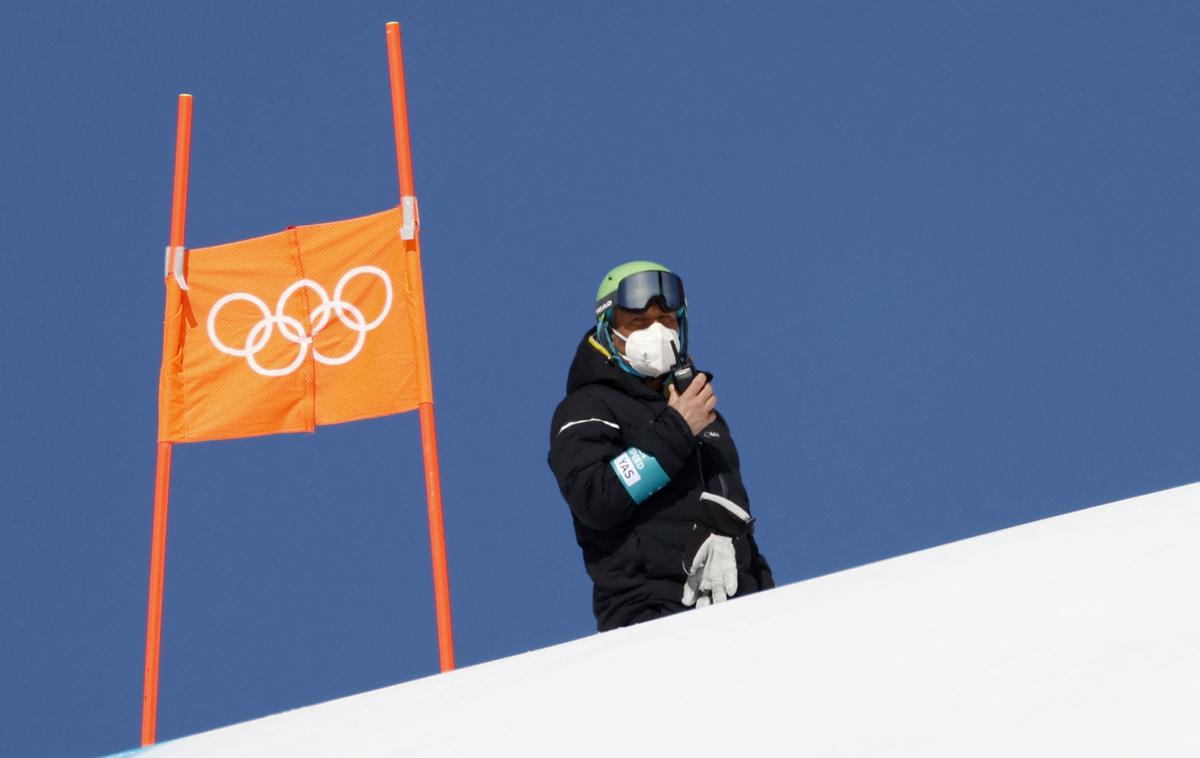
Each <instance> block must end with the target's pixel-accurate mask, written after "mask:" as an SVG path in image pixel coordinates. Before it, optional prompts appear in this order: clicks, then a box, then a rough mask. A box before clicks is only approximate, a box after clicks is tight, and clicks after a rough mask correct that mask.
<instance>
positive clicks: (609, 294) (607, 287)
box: [596, 261, 671, 321]
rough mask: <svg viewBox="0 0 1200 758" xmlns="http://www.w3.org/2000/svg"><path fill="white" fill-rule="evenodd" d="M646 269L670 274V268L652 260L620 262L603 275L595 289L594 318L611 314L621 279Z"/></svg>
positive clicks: (602, 318)
mask: <svg viewBox="0 0 1200 758" xmlns="http://www.w3.org/2000/svg"><path fill="white" fill-rule="evenodd" d="M646 271H662V272H665V273H668V274H670V273H671V269H669V268H667V267H666V266H664V265H662V264H661V263H655V262H654V261H629V262H628V263H622V264H621V265H620V266H617V267H616V268H614V269H613V270H612V271H609V272H608V273H607V274H605V275H604V278H603V279H601V280H600V287H599V288H598V289H597V290H596V320H597V321H604V320H606V319H605V316H611V315H612V308H613V306H614V305H616V304H617V302H616V301H617V298H616V295H617V289H618V288H619V287H620V285H621V280H623V279H625V278H626V277H628V276H632V275H633V274H640V273H643V272H646ZM610 320H611V319H610Z"/></svg>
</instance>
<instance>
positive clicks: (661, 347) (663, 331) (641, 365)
mask: <svg viewBox="0 0 1200 758" xmlns="http://www.w3.org/2000/svg"><path fill="white" fill-rule="evenodd" d="M613 334H615V335H617V336H618V337H620V338H622V339H624V340H625V351H624V352H625V360H626V361H628V362H629V366H630V367H631V368H632V369H633V370H634V371H636V372H638V373H639V374H643V375H645V376H651V377H654V376H662V375H663V374H665V373H667V372H668V371H670V370H671V367H672V366H674V365H675V350H672V349H671V345H672V343H674V345H675V347H676V348H678V347H679V332H677V331H675V330H674V329H668V328H667V327H665V326H663V325H662V324H660V323H659V322H657V321H655V322H654V323H653V324H651V325H650V326H648V327H646V328H645V329H638V330H637V331H636V332H630V333H629V336H628V337H626V336H625V335H624V334H621V333H620V332H618V331H617V330H616V329H613Z"/></svg>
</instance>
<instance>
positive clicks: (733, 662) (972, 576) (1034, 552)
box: [138, 484, 1200, 758]
mask: <svg viewBox="0 0 1200 758" xmlns="http://www.w3.org/2000/svg"><path fill="white" fill-rule="evenodd" d="M1198 599H1200V484H1195V485H1189V486H1187V487H1180V488H1177V489H1173V490H1167V491H1165V492H1159V493H1155V494H1152V495H1146V496H1143V497H1138V498H1133V499H1130V500H1125V501H1122V502H1119V503H1113V504H1110V505H1105V506H1100V507H1096V508H1091V509H1088V510H1084V511H1079V512H1076V513H1071V514H1068V515H1065V516H1060V517H1057V518H1052V519H1047V520H1045V521H1038V522H1035V523H1032V524H1026V525H1023V526H1019V527H1015V528H1012V529H1006V530H1004V531H1000V532H995V533H992V534H987V535H984V536H981V537H976V538H973V539H969V540H964V541H961V542H956V543H952V544H949V545H943V546H940V547H937V548H933V549H930V550H925V551H921V552H918V553H913V554H910V555H905V556H901V557H899V558H894V559H891V560H887V561H882V562H879V563H874V564H871V565H867V566H863V567H860V568H856V569H852V570H849V571H844V572H841V573H838V574H832V575H829V576H824V577H820V578H817V579H813V580H810V581H806V582H801V583H799V584H793V585H790V586H787V587H783V588H780V589H777V590H774V591H772V592H767V593H762V594H760V595H757V596H749V597H746V598H743V599H739V600H737V601H735V602H731V603H726V604H724V605H721V606H716V607H713V608H710V609H706V610H703V611H697V612H692V613H686V614H683V615H680V616H675V617H672V618H667V619H663V620H661V621H656V622H652V623H649V624H644V625H642V626H638V627H633V628H630V629H623V630H619V631H616V632H610V633H607V634H603V635H594V636H592V637H588V638H585V639H581V640H577V641H574V642H569V643H566V644H563V645H558V646H555V647H551V648H547V649H544V650H538V651H535V652H531V653H527V654H524V655H518V656H514V657H512V658H506V659H503V660H499V661H494V662H491V663H486V664H482V665H478V666H473V667H470V668H466V669H460V670H458V671H455V672H452V673H449V674H444V675H440V676H434V677H430V678H427V679H422V680H418V681H413V682H407V683H405V684H400V685H397V686H394V687H388V688H385V689H381V690H376V691H374V692H368V693H365V694H362V695H356V696H354V697H348V698H344V699H341V700H335V701H331V702H328V703H323V704H320V705H315V706H311V707H308V708H301V709H298V710H295V711H291V712H288V713H283V714H280V715H276V716H271V717H268V718H263V719H259V720H256V721H250V722H247V723H244V724H238V725H235V726H230V727H226V728H223V729H217V730H214V731H211V732H206V733H204V734H199V735H195V736H192V737H187V738H184V739H180V740H176V741H173V742H168V743H164V744H162V745H159V746H156V747H153V748H150V749H148V750H146V751H138V752H139V755H140V754H141V753H142V752H145V753H149V754H151V755H152V756H153V758H167V757H168V756H195V755H221V756H260V755H289V756H306V755H321V756H325V755H355V756H383V755H419V756H469V755H522V756H527V755H544V756H606V757H608V756H613V755H620V756H640V755H654V756H675V755H690V756H728V757H732V756H735V755H755V756H761V755H804V756H873V757H876V756H948V757H949V756H953V757H954V758H963V757H965V756H971V757H972V758H976V757H979V756H1056V757H1061V756H1088V757H1089V758H1096V757H1098V756H1122V757H1124V756H1198V755H1200V602H1198Z"/></svg>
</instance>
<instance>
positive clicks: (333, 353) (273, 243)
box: [158, 207, 432, 442]
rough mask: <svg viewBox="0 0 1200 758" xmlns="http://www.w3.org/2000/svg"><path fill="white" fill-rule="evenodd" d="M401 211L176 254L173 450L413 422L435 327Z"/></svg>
mask: <svg viewBox="0 0 1200 758" xmlns="http://www.w3.org/2000/svg"><path fill="white" fill-rule="evenodd" d="M402 224H403V217H402V212H401V209H400V208H399V207H396V208H392V209H390V210H387V211H383V212H382V213H375V214H372V215H370V216H362V217H360V218H352V219H348V220H345V221H335V222H332V223H327V224H315V225H312V226H297V227H291V228H289V229H287V230H286V231H282V232H278V233H276V234H269V235H267V236H265V237H256V238H254V239H248V240H243V241H240V242H231V243H228V244H225V245H215V246H213V247H202V248H195V249H190V250H187V251H186V253H184V252H183V251H172V250H170V249H168V251H167V269H168V270H167V308H166V317H165V323H164V324H163V363H162V372H161V374H160V377H159V428H158V439H159V441H160V442H197V441H201V440H217V439H231V438H235V437H251V436H255V435H260V434H277V433H281V432H311V431H313V430H314V428H315V427H316V426H317V425H320V424H336V423H340V422H343V421H354V420H356V419H364V418H371V417H374V416H383V415H387V414H392V413H402V412H404V411H410V410H413V409H415V408H417V406H418V405H419V404H420V403H422V402H431V401H432V398H428V397H423V396H422V389H421V384H422V383H421V381H420V380H419V375H420V370H421V366H420V358H419V356H420V354H421V353H420V349H421V348H420V346H421V345H423V344H424V340H425V335H424V334H422V333H421V330H422V329H423V325H424V319H423V318H420V317H419V314H420V313H421V308H422V303H421V301H420V294H419V292H420V291H419V282H417V281H415V275H414V272H413V271H412V270H411V267H412V266H414V265H415V262H410V261H409V260H408V257H409V254H408V253H407V252H406V251H405V245H404V241H403V240H402V239H401V236H400V229H401V225H402Z"/></svg>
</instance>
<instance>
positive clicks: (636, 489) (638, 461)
mask: <svg viewBox="0 0 1200 758" xmlns="http://www.w3.org/2000/svg"><path fill="white" fill-rule="evenodd" d="M608 465H610V466H612V470H613V471H614V472H616V474H617V478H618V479H620V480H621V484H622V485H623V486H624V487H625V491H626V492H628V493H629V496H630V497H631V498H633V502H635V503H637V504H638V505H641V504H642V502H644V501H645V500H646V498H648V497H650V496H651V495H653V494H654V493H655V492H658V491H659V490H661V489H662V488H663V487H665V486H667V482H669V481H671V477H669V476H667V472H666V471H663V467H662V466H660V465H658V461H657V460H656V459H655V458H654V456H653V455H649V454H648V453H643V452H642V451H641V450H638V449H637V448H636V447H631V448H629V449H628V450H626V451H625V452H623V453H621V454H620V455H618V456H617V457H616V458H613V459H612V460H611V461H609V464H608Z"/></svg>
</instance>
